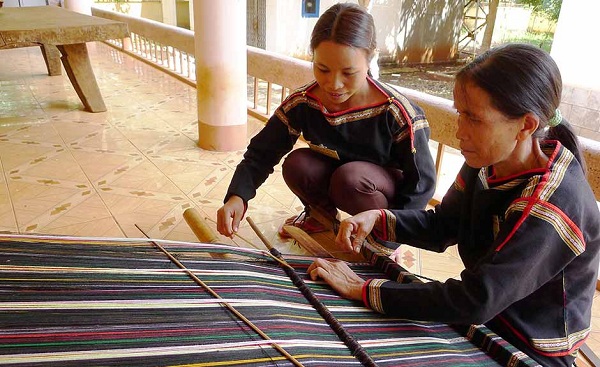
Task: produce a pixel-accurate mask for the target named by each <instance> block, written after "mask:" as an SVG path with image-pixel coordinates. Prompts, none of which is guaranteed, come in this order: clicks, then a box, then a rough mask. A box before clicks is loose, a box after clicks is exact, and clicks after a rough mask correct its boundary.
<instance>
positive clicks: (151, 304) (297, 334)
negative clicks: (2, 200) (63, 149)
mask: <svg viewBox="0 0 600 367" xmlns="http://www.w3.org/2000/svg"><path fill="white" fill-rule="evenodd" d="M161 245H162V246H164V248H165V249H167V250H168V251H169V252H170V253H172V254H173V255H174V256H175V257H176V258H177V259H178V260H179V261H180V262H181V263H182V264H184V265H185V267H186V268H187V269H188V271H189V272H191V273H193V274H194V275H195V276H196V277H198V278H199V279H201V280H202V281H203V282H204V283H205V284H207V285H208V286H209V287H210V288H211V289H212V290H213V291H214V292H216V293H218V295H219V296H220V297H221V298H222V299H216V298H215V297H214V296H212V295H210V294H209V293H207V291H206V290H205V289H203V288H202V287H201V286H200V285H198V284H197V282H195V281H194V280H193V279H192V278H191V277H190V276H189V274H188V273H187V272H186V271H185V270H182V269H180V268H178V267H177V266H175V265H174V264H173V263H172V262H171V261H169V259H168V258H167V257H166V256H165V255H164V254H163V253H162V252H160V251H158V250H157V249H156V248H155V246H154V245H153V244H152V243H149V242H146V241H142V240H116V239H114V240H100V239H93V238H58V237H36V236H0V365H11V366H291V365H293V363H292V361H291V360H290V359H289V357H286V356H284V354H283V353H281V352H280V351H278V350H276V349H275V348H274V347H273V345H274V344H277V345H278V346H279V347H281V348H282V349H283V350H285V351H286V352H287V353H289V354H290V355H291V356H293V357H294V358H295V359H296V360H297V361H298V362H299V363H300V364H302V365H304V366H360V365H361V364H360V362H359V361H358V360H357V359H356V358H355V357H354V356H353V355H352V354H351V352H350V351H349V349H348V348H347V347H346V345H345V344H344V343H343V342H341V341H340V340H339V339H338V337H337V336H336V334H335V333H334V332H333V331H332V329H331V328H330V327H329V326H328V325H327V323H325V322H324V321H323V319H322V318H321V316H320V315H319V314H318V313H317V312H316V310H315V309H314V308H313V307H312V306H310V305H309V304H308V303H307V301H306V300H305V299H304V297H303V296H302V294H301V293H300V292H299V291H298V290H297V289H296V287H295V286H294V285H293V284H292V282H291V281H290V279H289V278H288V277H287V276H286V274H285V272H284V271H283V270H282V269H281V268H280V266H279V265H278V264H277V263H276V262H275V261H273V259H272V258H271V257H269V256H268V254H266V253H261V252H259V251H256V250H249V249H238V248H231V247H227V246H219V245H209V244H194V243H180V242H161ZM215 252H220V253H224V254H227V256H226V257H225V259H218V260H216V259H214V258H211V257H210V256H209V255H208V254H209V253H215ZM287 260H288V262H289V263H290V264H291V265H293V266H294V268H295V269H296V270H297V272H298V274H299V275H300V276H301V277H302V278H303V279H304V280H305V282H306V284H307V285H308V286H309V287H310V288H311V289H312V291H313V292H314V293H315V294H316V295H317V297H318V298H319V299H320V300H321V301H322V302H323V303H324V304H325V305H326V306H327V307H328V308H329V310H331V312H332V313H333V314H334V315H335V317H336V318H337V319H338V321H340V322H341V323H342V325H343V326H344V328H345V329H346V330H347V331H348V332H349V333H350V334H351V335H352V336H353V337H354V338H355V339H356V340H357V341H358V342H359V343H360V344H361V345H362V347H363V348H364V349H365V350H366V351H367V353H368V354H369V355H370V356H371V358H372V359H373V360H374V361H375V362H376V363H377V365H379V366H533V365H536V364H535V363H534V362H533V361H532V360H531V359H529V358H528V357H526V356H525V355H524V354H523V353H520V352H518V351H516V350H515V349H514V348H513V347H512V346H510V345H508V344H507V343H506V342H504V341H503V340H502V339H500V338H498V337H497V336H495V335H494V334H493V333H491V332H490V331H489V330H487V329H486V328H485V327H481V326H480V327H471V328H467V329H465V330H457V329H455V328H452V327H450V326H448V325H445V324H439V323H431V322H416V321H407V320H399V319H394V318H390V317H386V316H384V315H380V314H377V313H374V312H373V311H370V310H368V309H366V308H364V307H362V305H361V304H360V303H357V302H353V301H348V300H345V299H342V298H340V297H339V296H337V295H336V294H335V292H333V291H332V290H331V289H330V288H329V287H328V286H327V285H326V284H325V283H323V282H313V281H310V279H309V278H308V277H307V276H306V274H305V270H306V268H307V267H308V265H309V264H310V263H311V261H312V260H311V259H309V258H302V257H293V258H290V259H287ZM353 268H354V269H355V270H356V271H357V272H358V273H359V274H360V275H362V276H364V277H371V276H379V277H381V276H384V275H383V273H382V272H380V271H378V270H376V269H374V267H373V266H371V265H370V264H357V265H353ZM224 302H227V303H228V304H230V305H231V306H233V307H234V308H235V309H237V310H238V311H239V312H241V313H242V314H243V315H244V316H245V317H246V318H247V319H249V320H250V321H251V322H252V323H253V324H254V325H256V326H257V327H258V328H259V329H260V330H261V331H262V332H264V333H265V334H266V335H267V336H268V337H269V338H270V340H265V339H264V338H262V337H260V336H259V335H257V333H256V332H255V331H253V330H252V329H250V328H249V327H248V326H247V324H245V323H244V322H243V321H241V320H240V319H239V318H238V317H236V316H235V315H234V314H233V313H232V312H231V311H229V310H228V309H226V308H225V307H224V306H223V303H224Z"/></svg>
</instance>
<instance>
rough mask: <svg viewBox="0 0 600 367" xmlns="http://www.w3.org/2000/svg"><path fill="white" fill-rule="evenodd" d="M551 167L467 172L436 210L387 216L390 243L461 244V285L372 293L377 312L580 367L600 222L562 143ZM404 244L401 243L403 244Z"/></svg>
mask: <svg viewBox="0 0 600 367" xmlns="http://www.w3.org/2000/svg"><path fill="white" fill-rule="evenodd" d="M542 149H543V151H544V153H545V154H546V155H547V156H548V157H550V159H549V162H548V165H547V166H546V167H545V168H541V169H535V170H531V171H526V172H522V173H520V174H517V175H514V176H511V177H505V178H502V179H497V178H495V177H494V175H493V171H492V170H491V169H489V168H483V169H473V168H469V167H468V166H466V165H465V166H463V167H462V169H461V171H460V173H459V175H458V177H457V179H456V181H455V183H454V185H453V187H451V188H450V190H449V191H448V193H447V194H446V196H445V197H444V199H443V201H442V203H441V204H440V205H438V206H437V207H436V208H435V210H429V211H417V210H408V211H389V210H385V211H383V213H384V217H385V221H384V223H385V227H386V228H385V229H384V231H383V232H384V233H383V234H382V237H383V238H384V239H385V240H388V241H394V242H400V243H408V244H410V245H413V246H416V247H420V248H423V249H428V250H432V251H437V252H442V251H444V250H445V249H446V248H447V247H448V246H451V245H454V244H458V250H459V253H460V256H461V258H462V260H463V263H464V265H465V268H466V269H465V270H464V271H463V272H462V273H461V275H460V276H461V279H462V280H461V281H458V280H455V279H450V280H448V281H446V282H445V283H440V282H430V283H423V284H400V283H397V282H393V281H387V280H379V279H374V280H370V281H368V283H367V284H366V285H365V287H364V288H363V295H364V301H365V303H366V304H367V305H368V306H369V307H372V308H373V309H375V310H377V311H380V312H383V313H386V314H392V315H397V316H400V317H405V318H410V319H417V320H419V319H420V320H436V321H443V322H448V323H455V324H480V323H485V324H486V325H487V326H488V327H490V328H491V329H492V330H494V331H495V332H496V333H497V334H499V335H500V336H501V337H503V338H504V339H506V340H508V341H509V342H511V343H512V344H513V345H515V346H516V347H517V348H519V349H520V350H522V351H524V352H526V353H527V354H529V355H530V356H531V357H532V358H534V359H536V360H537V361H539V362H540V363H541V364H542V365H544V366H571V364H572V363H573V360H574V356H573V353H574V352H576V351H577V349H578V348H579V346H581V345H582V344H583V342H584V341H585V338H586V337H587V336H588V334H589V332H590V319H591V307H592V299H593V296H594V290H595V285H596V280H597V279H598V260H599V251H600V214H599V211H598V206H597V204H596V200H595V198H594V194H593V193H592V191H591V189H590V186H589V185H588V183H587V181H586V179H585V177H584V175H583V173H582V170H581V167H580V165H579V163H578V162H577V160H576V159H575V158H574V156H573V154H572V153H571V152H570V151H569V150H567V149H566V148H564V147H563V146H562V145H561V144H560V143H558V142H555V141H547V142H544V143H543V144H542ZM396 245H397V244H396Z"/></svg>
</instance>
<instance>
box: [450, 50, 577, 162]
mask: <svg viewBox="0 0 600 367" xmlns="http://www.w3.org/2000/svg"><path fill="white" fill-rule="evenodd" d="M456 81H457V83H461V84H463V85H464V84H466V83H467V82H471V83H474V84H475V85H476V86H477V87H479V88H481V89H483V90H485V91H486V92H487V93H488V95H489V96H490V99H491V102H492V104H493V105H494V107H495V108H496V109H498V110H499V111H500V112H502V113H504V114H505V115H506V116H509V117H511V118H518V117H522V116H524V115H525V114H526V113H529V112H532V113H534V114H535V115H536V116H538V118H539V119H540V124H539V126H538V128H537V130H536V131H535V133H534V134H533V136H534V137H537V138H540V139H552V140H558V141H560V142H561V143H562V145H564V146H565V147H566V148H567V149H569V150H570V151H571V152H572V153H573V154H574V155H575V158H576V159H577V160H578V161H579V164H580V165H581V167H582V169H583V171H584V173H585V172H586V165H585V160H584V159H583V155H582V154H581V150H580V148H579V141H578V139H577V135H575V131H574V130H573V128H572V127H571V125H570V124H569V123H568V122H567V120H566V119H564V118H563V119H562V121H561V122H560V124H559V125H557V126H555V127H550V128H547V127H548V122H549V121H550V120H551V119H552V118H553V117H554V115H555V113H556V111H557V109H558V107H559V105H560V98H561V93H562V78H561V75H560V70H558V66H557V65H556V63H555V62H554V60H553V59H552V57H551V56H550V55H549V54H548V53H547V52H545V51H544V50H542V49H540V48H538V47H535V46H532V45H528V44H518V43H511V44H506V45H503V46H499V47H496V48H493V49H490V50H488V51H486V52H484V53H483V54H481V55H479V56H478V57H476V58H475V60H473V61H472V62H471V63H469V64H468V65H466V66H465V67H464V68H463V69H462V70H460V71H459V72H458V74H457V75H456Z"/></svg>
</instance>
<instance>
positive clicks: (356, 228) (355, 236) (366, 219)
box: [335, 209, 381, 253]
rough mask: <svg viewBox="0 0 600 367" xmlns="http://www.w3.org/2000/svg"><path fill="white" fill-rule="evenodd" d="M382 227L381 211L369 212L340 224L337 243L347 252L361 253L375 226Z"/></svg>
mask: <svg viewBox="0 0 600 367" xmlns="http://www.w3.org/2000/svg"><path fill="white" fill-rule="evenodd" d="M376 225H377V226H378V227H379V226H381V211H379V210H377V209H374V210H367V211H365V212H362V213H358V214H356V215H355V216H353V217H350V218H347V219H344V220H343V221H342V222H341V223H340V229H339V230H338V234H337V237H336V238H335V242H336V244H337V245H338V246H340V247H341V248H342V249H344V250H346V251H354V252H356V253H359V252H360V248H361V246H362V243H363V241H364V240H365V238H367V236H368V235H369V233H371V231H372V230H373V227H375V226H376Z"/></svg>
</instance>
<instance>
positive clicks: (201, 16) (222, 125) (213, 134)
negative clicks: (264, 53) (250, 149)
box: [194, 0, 248, 151]
mask: <svg viewBox="0 0 600 367" xmlns="http://www.w3.org/2000/svg"><path fill="white" fill-rule="evenodd" d="M194 18H195V19H194V24H195V36H194V37H195V41H194V44H195V48H196V84H197V89H198V90H197V95H198V132H199V140H198V146H199V147H200V148H203V149H207V150H216V151H231V150H240V149H243V148H245V147H246V144H247V141H246V123H247V120H248V114H247V100H248V97H247V82H246V78H247V70H248V67H247V56H246V52H247V51H246V0H219V1H214V0H194Z"/></svg>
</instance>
